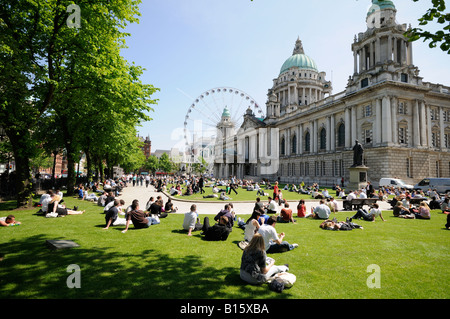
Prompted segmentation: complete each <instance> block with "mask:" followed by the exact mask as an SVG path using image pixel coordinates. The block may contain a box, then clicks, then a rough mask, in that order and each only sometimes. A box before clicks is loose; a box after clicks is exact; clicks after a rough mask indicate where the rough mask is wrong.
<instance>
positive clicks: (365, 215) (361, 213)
mask: <svg viewBox="0 0 450 319" xmlns="http://www.w3.org/2000/svg"><path fill="white" fill-rule="evenodd" d="M376 217H380V218H381V220H382V221H384V222H385V221H386V220H385V219H384V218H383V215H382V213H381V210H380V208H379V206H378V204H377V203H374V204H372V207H371V208H370V209H369V212H367V211H366V210H365V209H363V208H360V209H358V211H357V212H356V214H355V215H354V216H353V217H352V218H350V221H352V219H360V218H362V219H364V220H366V221H368V222H374V221H375V218H376Z"/></svg>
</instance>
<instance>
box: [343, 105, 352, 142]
mask: <svg viewBox="0 0 450 319" xmlns="http://www.w3.org/2000/svg"><path fill="white" fill-rule="evenodd" d="M344 125H345V148H350V147H351V146H352V139H351V133H350V132H351V122H350V110H349V108H348V107H347V108H345V123H344Z"/></svg>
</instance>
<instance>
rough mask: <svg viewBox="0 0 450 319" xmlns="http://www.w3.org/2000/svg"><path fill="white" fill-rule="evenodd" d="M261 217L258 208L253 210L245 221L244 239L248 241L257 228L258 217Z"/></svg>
mask: <svg viewBox="0 0 450 319" xmlns="http://www.w3.org/2000/svg"><path fill="white" fill-rule="evenodd" d="M259 217H261V212H260V211H258V210H255V211H253V214H252V216H250V218H249V219H248V220H247V221H246V222H245V226H244V227H245V230H244V240H245V241H247V242H250V241H251V240H252V238H253V235H255V233H256V232H257V231H258V229H259V223H258V219H259Z"/></svg>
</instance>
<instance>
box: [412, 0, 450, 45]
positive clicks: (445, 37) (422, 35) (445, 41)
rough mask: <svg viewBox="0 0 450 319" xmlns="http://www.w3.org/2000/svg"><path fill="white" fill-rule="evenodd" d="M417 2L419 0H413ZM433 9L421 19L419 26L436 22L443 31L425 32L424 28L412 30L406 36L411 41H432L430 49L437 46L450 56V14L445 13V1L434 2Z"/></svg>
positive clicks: (435, 0) (436, 0)
mask: <svg viewBox="0 0 450 319" xmlns="http://www.w3.org/2000/svg"><path fill="white" fill-rule="evenodd" d="M413 1H414V2H417V1H419V0H413ZM432 3H433V7H432V8H430V9H428V11H427V12H426V13H425V14H424V15H423V16H422V17H421V18H420V19H419V25H420V26H425V25H428V23H429V22H432V21H434V22H436V23H438V24H440V25H443V26H442V30H438V31H436V32H430V31H425V30H423V29H422V28H412V29H411V30H408V31H407V32H406V34H405V36H406V37H408V38H409V40H410V41H417V40H419V39H423V41H424V42H427V41H430V43H429V44H428V45H429V47H430V48H435V47H436V46H437V45H439V47H440V48H441V50H442V51H444V52H447V53H448V54H450V13H445V9H446V6H445V0H432Z"/></svg>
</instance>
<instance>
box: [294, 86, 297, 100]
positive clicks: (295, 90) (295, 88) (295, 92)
mask: <svg viewBox="0 0 450 319" xmlns="http://www.w3.org/2000/svg"><path fill="white" fill-rule="evenodd" d="M294 101H295V104H298V88H297V84H295V85H294Z"/></svg>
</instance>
